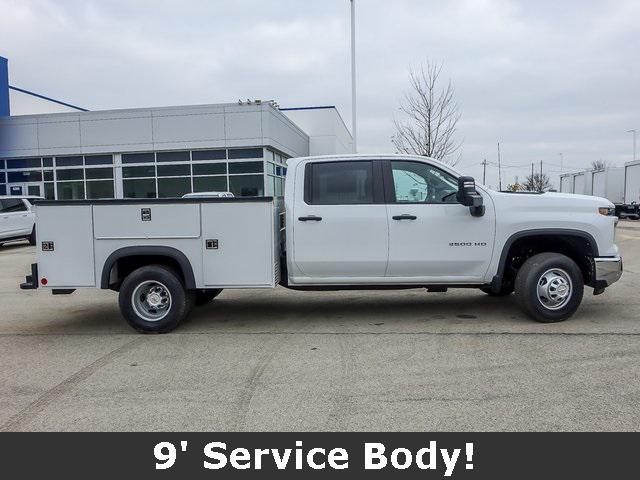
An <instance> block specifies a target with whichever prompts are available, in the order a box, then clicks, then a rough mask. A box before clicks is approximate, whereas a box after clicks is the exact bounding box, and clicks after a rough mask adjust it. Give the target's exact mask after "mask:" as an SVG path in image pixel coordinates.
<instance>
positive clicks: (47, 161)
mask: <svg viewBox="0 0 640 480" xmlns="http://www.w3.org/2000/svg"><path fill="white" fill-rule="evenodd" d="M42 165H43V166H44V167H53V158H51V157H47V158H43V159H42Z"/></svg>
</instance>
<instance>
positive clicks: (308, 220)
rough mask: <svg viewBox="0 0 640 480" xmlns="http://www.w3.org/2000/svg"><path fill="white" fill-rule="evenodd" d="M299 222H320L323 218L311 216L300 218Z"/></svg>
mask: <svg viewBox="0 0 640 480" xmlns="http://www.w3.org/2000/svg"><path fill="white" fill-rule="evenodd" d="M298 220H300V221H301V222H319V221H321V220H322V217H317V216H315V215H309V216H308V217H298Z"/></svg>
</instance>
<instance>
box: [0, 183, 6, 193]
mask: <svg viewBox="0 0 640 480" xmlns="http://www.w3.org/2000/svg"><path fill="white" fill-rule="evenodd" d="M6 194H7V186H6V185H0V195H6Z"/></svg>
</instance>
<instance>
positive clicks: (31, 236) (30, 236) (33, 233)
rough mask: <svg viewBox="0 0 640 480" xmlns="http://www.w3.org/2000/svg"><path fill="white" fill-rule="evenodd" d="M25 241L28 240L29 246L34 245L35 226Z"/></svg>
mask: <svg viewBox="0 0 640 480" xmlns="http://www.w3.org/2000/svg"><path fill="white" fill-rule="evenodd" d="M27 240H29V245H35V244H36V227H35V226H34V227H33V230H31V235H29V237H28V238H27Z"/></svg>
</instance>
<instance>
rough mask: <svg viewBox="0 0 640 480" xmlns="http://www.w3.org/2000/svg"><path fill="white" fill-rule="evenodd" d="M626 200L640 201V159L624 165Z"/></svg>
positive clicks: (626, 201)
mask: <svg viewBox="0 0 640 480" xmlns="http://www.w3.org/2000/svg"><path fill="white" fill-rule="evenodd" d="M624 170H625V172H624V202H625V203H632V202H635V203H636V204H638V203H640V160H636V161H635V162H629V163H627V164H625V166H624Z"/></svg>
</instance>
